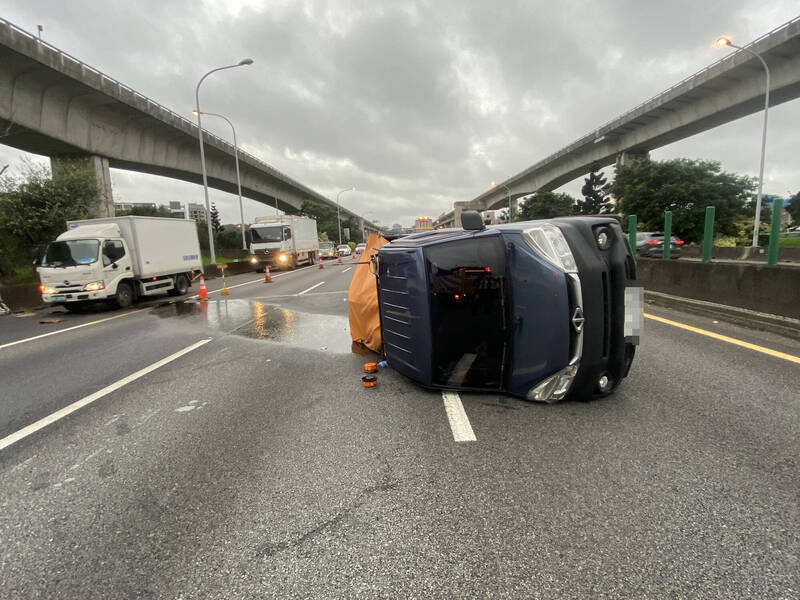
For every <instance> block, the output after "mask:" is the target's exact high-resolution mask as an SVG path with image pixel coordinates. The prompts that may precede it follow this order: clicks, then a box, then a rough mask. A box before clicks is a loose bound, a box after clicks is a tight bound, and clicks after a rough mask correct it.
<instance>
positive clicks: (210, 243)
mask: <svg viewBox="0 0 800 600" xmlns="http://www.w3.org/2000/svg"><path fill="white" fill-rule="evenodd" d="M252 64H253V59H252V58H244V59H242V60H240V61H239V62H238V63H236V64H235V65H227V66H225V67H217V68H216V69H211V70H210V71H209V72H208V73H206V74H205V75H203V76H202V77H201V78H200V81H198V82H197V87H196V88H195V90H194V97H195V113H196V114H197V137H198V139H199V140H200V168H201V170H202V171H203V193H204V194H205V199H206V225H207V226H208V248H209V250H210V252H211V264H212V265H215V264H216V263H217V256H216V254H215V252H214V234H213V232H212V229H211V205H210V203H209V200H208V177H207V175H206V153H205V150H204V148H203V124H202V122H201V120H200V115H201V114H202V113H201V111H200V85H201V84H202V83H203V81H205V78H206V77H208V76H209V75H211V74H212V73H216V72H217V71H223V70H225V69H233V68H235V67H244V66H246V65H252Z"/></svg>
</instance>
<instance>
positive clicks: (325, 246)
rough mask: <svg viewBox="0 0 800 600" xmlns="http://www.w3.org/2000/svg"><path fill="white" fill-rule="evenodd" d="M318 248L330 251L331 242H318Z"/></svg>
mask: <svg viewBox="0 0 800 600" xmlns="http://www.w3.org/2000/svg"><path fill="white" fill-rule="evenodd" d="M319 248H320V250H330V249H331V248H333V242H320V243H319Z"/></svg>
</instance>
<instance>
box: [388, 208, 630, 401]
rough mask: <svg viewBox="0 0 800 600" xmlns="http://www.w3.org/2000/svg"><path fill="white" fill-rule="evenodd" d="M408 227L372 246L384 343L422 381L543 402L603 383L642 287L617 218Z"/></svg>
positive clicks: (602, 391)
mask: <svg viewBox="0 0 800 600" xmlns="http://www.w3.org/2000/svg"><path fill="white" fill-rule="evenodd" d="M462 219H463V220H462V223H463V224H464V229H443V230H436V231H427V232H424V233H419V234H415V235H409V236H406V237H403V238H400V239H397V240H395V241H393V242H391V243H388V244H386V245H384V246H382V247H381V248H380V250H379V251H378V253H377V255H376V256H375V259H374V260H375V264H374V271H375V273H376V275H377V279H378V306H379V314H380V327H381V334H382V341H383V350H384V353H385V355H386V358H387V360H388V363H389V365H390V366H391V367H393V368H394V369H395V370H397V371H399V372H400V373H402V374H404V375H406V376H408V377H409V378H411V379H413V380H415V381H417V382H419V383H420V384H422V385H423V386H426V387H430V388H440V389H452V390H476V391H497V392H508V393H510V394H513V395H515V396H519V397H522V398H527V399H529V400H537V401H544V402H555V401H558V400H561V399H563V398H575V399H590V398H593V397H599V396H604V395H607V394H609V393H611V392H612V391H613V390H614V389H615V388H616V387H617V386H618V385H619V383H620V381H622V379H623V378H624V377H625V376H627V374H628V371H629V369H630V367H631V362H632V361H633V356H634V352H635V346H636V344H638V341H639V334H640V330H641V323H642V313H641V302H642V288H640V287H637V286H636V266H635V262H634V258H633V256H632V254H631V251H630V248H629V246H628V241H627V238H626V236H625V235H624V234H623V232H622V230H621V228H620V226H619V224H618V223H617V221H616V220H615V219H613V218H610V217H565V218H558V219H548V220H543V221H527V222H520V223H511V224H507V225H499V226H494V227H489V228H486V227H485V226H484V225H483V222H482V220H481V219H480V216H479V215H478V213H476V212H473V211H468V212H465V213H463V215H462Z"/></svg>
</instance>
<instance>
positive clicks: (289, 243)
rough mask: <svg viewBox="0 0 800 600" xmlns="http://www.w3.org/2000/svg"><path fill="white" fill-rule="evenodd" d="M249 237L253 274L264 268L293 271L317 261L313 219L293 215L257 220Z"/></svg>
mask: <svg viewBox="0 0 800 600" xmlns="http://www.w3.org/2000/svg"><path fill="white" fill-rule="evenodd" d="M249 233H250V264H251V265H253V267H254V269H255V270H256V272H258V271H263V270H264V267H266V266H270V267H280V268H283V269H294V268H295V267H296V266H297V265H299V264H303V263H308V264H310V265H313V264H314V263H315V262H317V260H318V258H319V238H318V237H317V222H316V221H315V220H314V219H309V218H308V217H296V216H294V215H284V216H283V217H276V218H272V219H267V218H264V219H256V222H255V223H253V224H252V225H250V230H249Z"/></svg>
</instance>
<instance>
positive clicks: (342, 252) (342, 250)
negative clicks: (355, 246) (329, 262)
mask: <svg viewBox="0 0 800 600" xmlns="http://www.w3.org/2000/svg"><path fill="white" fill-rule="evenodd" d="M336 251H337V252H338V253H339V256H350V255H351V254H352V253H353V251H352V250H350V246H348V245H347V244H342V245H341V246H339V247H338V248H336Z"/></svg>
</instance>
